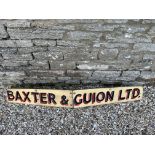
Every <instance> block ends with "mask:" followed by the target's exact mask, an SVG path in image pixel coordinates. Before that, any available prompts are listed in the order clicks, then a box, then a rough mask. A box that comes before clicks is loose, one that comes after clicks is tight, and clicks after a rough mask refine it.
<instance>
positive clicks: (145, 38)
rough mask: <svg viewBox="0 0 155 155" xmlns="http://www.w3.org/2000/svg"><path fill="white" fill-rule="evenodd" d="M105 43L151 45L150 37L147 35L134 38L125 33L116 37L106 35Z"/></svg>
mask: <svg viewBox="0 0 155 155" xmlns="http://www.w3.org/2000/svg"><path fill="white" fill-rule="evenodd" d="M106 41H107V42H112V43H120V42H121V43H130V44H131V43H151V42H152V40H151V37H150V36H148V35H145V36H136V35H133V34H130V33H125V34H123V35H122V34H121V35H118V36H116V35H115V34H107V35H106Z"/></svg>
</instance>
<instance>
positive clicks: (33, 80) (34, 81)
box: [23, 76, 57, 84]
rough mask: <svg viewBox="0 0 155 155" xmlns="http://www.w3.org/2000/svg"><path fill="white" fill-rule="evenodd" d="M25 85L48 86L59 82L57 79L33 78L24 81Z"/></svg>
mask: <svg viewBox="0 0 155 155" xmlns="http://www.w3.org/2000/svg"><path fill="white" fill-rule="evenodd" d="M23 82H24V84H38V83H39V84H47V83H55V82H57V80H56V77H40V76H39V77H37V76H34V77H33V76H31V77H27V78H26V79H24V80H23Z"/></svg>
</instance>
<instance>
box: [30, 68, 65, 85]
mask: <svg viewBox="0 0 155 155" xmlns="http://www.w3.org/2000/svg"><path fill="white" fill-rule="evenodd" d="M27 74H28V75H29V76H36V77H45V78H46V77H57V76H64V75H65V72H64V71H62V70H61V71H60V70H59V71H51V70H47V71H46V70H45V71H44V70H29V71H27ZM47 83H48V81H47Z"/></svg>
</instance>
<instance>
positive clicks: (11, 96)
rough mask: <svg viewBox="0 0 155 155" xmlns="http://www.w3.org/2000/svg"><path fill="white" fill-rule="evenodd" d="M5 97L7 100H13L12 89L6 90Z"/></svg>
mask: <svg viewBox="0 0 155 155" xmlns="http://www.w3.org/2000/svg"><path fill="white" fill-rule="evenodd" d="M7 97H8V101H13V100H14V98H15V97H14V95H13V92H12V91H9V90H8V91H7Z"/></svg>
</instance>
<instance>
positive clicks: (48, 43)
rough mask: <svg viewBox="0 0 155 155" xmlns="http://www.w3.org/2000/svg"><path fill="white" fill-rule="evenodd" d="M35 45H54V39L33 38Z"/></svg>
mask: <svg viewBox="0 0 155 155" xmlns="http://www.w3.org/2000/svg"><path fill="white" fill-rule="evenodd" d="M33 43H34V45H35V46H55V45H56V41H55V40H33Z"/></svg>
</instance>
